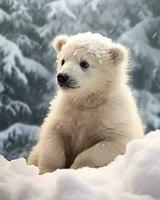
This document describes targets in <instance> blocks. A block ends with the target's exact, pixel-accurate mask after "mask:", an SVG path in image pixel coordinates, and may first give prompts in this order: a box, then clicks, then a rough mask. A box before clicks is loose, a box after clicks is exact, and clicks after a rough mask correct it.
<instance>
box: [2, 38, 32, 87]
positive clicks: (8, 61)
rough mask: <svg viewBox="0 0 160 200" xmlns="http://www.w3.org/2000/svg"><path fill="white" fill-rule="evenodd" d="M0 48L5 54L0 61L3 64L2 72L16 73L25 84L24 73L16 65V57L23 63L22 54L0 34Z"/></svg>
mask: <svg viewBox="0 0 160 200" xmlns="http://www.w3.org/2000/svg"><path fill="white" fill-rule="evenodd" d="M0 49H1V50H3V51H2V52H3V54H4V55H6V56H5V57H4V58H3V59H2V61H1V62H3V63H4V64H5V65H4V73H6V74H8V75H11V74H12V72H13V71H15V72H16V73H17V76H18V78H19V79H20V80H21V81H22V82H23V83H25V84H27V83H28V81H27V79H26V77H25V75H24V74H23V73H22V72H21V71H20V69H19V68H18V67H16V65H17V63H16V59H18V61H19V63H20V64H21V65H23V55H22V53H21V51H20V49H19V48H18V47H17V45H16V44H15V43H14V42H11V41H9V40H7V39H6V38H5V37H3V36H1V35H0Z"/></svg>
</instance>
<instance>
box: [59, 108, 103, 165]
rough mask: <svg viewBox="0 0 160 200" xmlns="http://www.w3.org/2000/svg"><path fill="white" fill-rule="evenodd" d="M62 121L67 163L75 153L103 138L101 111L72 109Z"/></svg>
mask: <svg viewBox="0 0 160 200" xmlns="http://www.w3.org/2000/svg"><path fill="white" fill-rule="evenodd" d="M63 116H64V115H63ZM63 121H64V122H65V123H64V124H63V140H64V146H65V151H66V155H67V159H69V161H67V162H68V163H69V164H70V163H71V162H72V161H73V159H74V158H75V157H76V155H78V154H79V153H81V152H82V151H84V150H86V149H88V148H90V147H91V146H93V145H94V144H96V143H98V142H99V141H101V140H102V139H103V134H102V133H103V132H102V129H103V123H102V119H101V113H98V112H93V111H86V112H85V111H84V112H75V111H74V113H73V112H72V113H70V114H69V113H68V116H66V118H65V119H64V118H63ZM69 164H68V166H69Z"/></svg>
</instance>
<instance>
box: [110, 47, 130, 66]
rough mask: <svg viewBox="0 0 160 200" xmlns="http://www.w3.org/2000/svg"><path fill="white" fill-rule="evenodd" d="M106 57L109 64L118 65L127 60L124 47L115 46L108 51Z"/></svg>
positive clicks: (126, 51) (126, 52)
mask: <svg viewBox="0 0 160 200" xmlns="http://www.w3.org/2000/svg"><path fill="white" fill-rule="evenodd" d="M108 56H109V61H110V63H111V64H113V65H118V64H121V63H122V62H123V61H126V60H128V50H127V48H125V47H124V46H122V45H120V44H117V45H115V47H111V48H110V49H109V51H108Z"/></svg>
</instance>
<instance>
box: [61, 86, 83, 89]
mask: <svg viewBox="0 0 160 200" xmlns="http://www.w3.org/2000/svg"><path fill="white" fill-rule="evenodd" d="M60 87H61V88H63V89H77V88H80V86H70V85H60Z"/></svg>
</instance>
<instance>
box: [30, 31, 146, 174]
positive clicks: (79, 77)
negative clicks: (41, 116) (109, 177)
mask: <svg viewBox="0 0 160 200" xmlns="http://www.w3.org/2000/svg"><path fill="white" fill-rule="evenodd" d="M53 45H54V48H55V50H56V53H57V83H58V85H59V90H58V93H57V96H56V97H55V98H54V99H53V101H51V104H50V109H49V113H48V115H47V117H46V118H45V120H44V122H43V124H42V127H41V134H40V137H39V140H38V143H37V144H36V146H35V147H34V148H33V150H32V151H31V153H30V155H29V158H28V164H33V165H37V166H38V167H39V169H40V173H41V174H42V173H45V172H51V171H54V170H56V169H58V168H60V169H61V168H73V169H77V168H81V167H85V166H88V167H101V166H105V165H107V164H108V163H110V162H111V161H112V160H113V159H114V158H115V157H116V156H117V155H119V154H123V153H124V152H125V148H126V144H127V143H128V142H129V141H131V140H133V139H134V138H141V137H143V135H144V130H143V125H142V122H141V119H140V117H139V114H138V111H137V107H136V103H135V100H134V98H133V96H132V93H131V90H130V88H129V86H128V83H127V81H128V75H127V68H128V52H127V49H126V48H125V47H124V46H122V45H121V44H117V43H115V42H113V41H112V40H111V39H108V38H106V37H104V36H102V35H100V34H97V33H90V32H87V33H80V34H77V35H73V36H67V35H60V36H57V37H56V38H55V40H54V42H53Z"/></svg>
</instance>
